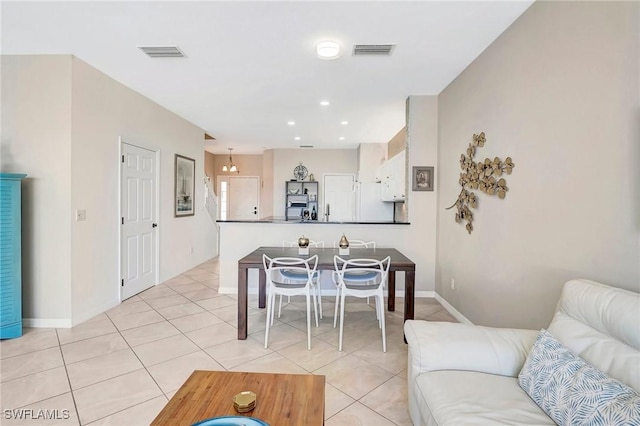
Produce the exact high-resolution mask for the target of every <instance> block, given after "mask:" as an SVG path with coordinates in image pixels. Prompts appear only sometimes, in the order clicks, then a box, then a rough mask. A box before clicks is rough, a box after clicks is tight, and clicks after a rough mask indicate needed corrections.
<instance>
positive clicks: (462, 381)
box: [415, 370, 555, 426]
mask: <svg viewBox="0 0 640 426" xmlns="http://www.w3.org/2000/svg"><path fill="white" fill-rule="evenodd" d="M415 388H416V392H417V394H418V395H417V396H418V398H416V399H417V400H418V404H419V405H420V414H421V416H422V419H423V420H424V421H425V423H426V424H428V425H440V426H444V425H451V426H458V425H482V426H485V425H495V424H514V421H517V424H518V425H536V426H542V425H555V423H554V422H553V420H551V419H550V418H549V417H548V416H547V415H546V414H545V413H544V412H543V411H542V410H541V409H540V407H538V406H537V405H536V404H535V403H534V402H533V401H532V400H531V398H529V396H528V395H527V394H526V393H525V392H524V391H523V390H522V389H521V388H520V386H518V379H517V378H515V377H507V376H499V375H494V374H486V373H478V372H475V371H457V370H439V371H431V372H428V373H423V374H420V375H419V376H418V377H417V378H416V382H415Z"/></svg>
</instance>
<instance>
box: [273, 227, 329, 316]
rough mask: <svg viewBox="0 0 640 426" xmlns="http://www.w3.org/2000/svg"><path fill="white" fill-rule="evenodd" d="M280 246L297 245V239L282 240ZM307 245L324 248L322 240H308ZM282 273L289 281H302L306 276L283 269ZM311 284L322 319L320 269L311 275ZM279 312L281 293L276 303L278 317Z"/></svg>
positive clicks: (280, 310) (280, 308) (288, 299)
mask: <svg viewBox="0 0 640 426" xmlns="http://www.w3.org/2000/svg"><path fill="white" fill-rule="evenodd" d="M282 247H298V240H295V241H282ZM309 247H311V248H313V247H316V248H317V247H322V248H324V241H314V240H309ZM282 274H283V275H284V276H285V277H286V278H287V279H289V280H290V281H295V280H296V279H297V280H298V281H302V282H304V281H305V280H306V277H305V276H304V275H303V276H298V277H296V275H295V273H293V272H291V271H283V272H282ZM311 285H312V286H313V289H314V291H315V293H316V297H317V301H318V306H319V308H320V309H319V310H320V313H319V315H320V319H322V318H323V316H322V295H321V294H320V271H316V272H315V274H314V275H313V282H312V283H311ZM290 302H291V297H290V296H289V297H287V303H290ZM281 312H282V295H280V301H279V303H278V318H280V313H281Z"/></svg>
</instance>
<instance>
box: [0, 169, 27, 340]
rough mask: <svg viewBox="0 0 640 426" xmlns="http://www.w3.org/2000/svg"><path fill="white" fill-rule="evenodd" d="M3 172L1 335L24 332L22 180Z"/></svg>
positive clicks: (0, 178)
mask: <svg viewBox="0 0 640 426" xmlns="http://www.w3.org/2000/svg"><path fill="white" fill-rule="evenodd" d="M25 176H26V175H24V174H17V173H0V246H2V249H1V250H0V300H1V303H0V339H9V338H13V337H20V336H22V270H21V269H22V266H21V265H22V261H21V227H22V225H21V207H20V204H21V181H22V179H23V178H24V177H25Z"/></svg>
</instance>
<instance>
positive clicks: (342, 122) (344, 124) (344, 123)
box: [340, 121, 349, 126]
mask: <svg viewBox="0 0 640 426" xmlns="http://www.w3.org/2000/svg"><path fill="white" fill-rule="evenodd" d="M340 124H342V125H343V126H346V125H347V124H349V122H348V121H341V122H340Z"/></svg>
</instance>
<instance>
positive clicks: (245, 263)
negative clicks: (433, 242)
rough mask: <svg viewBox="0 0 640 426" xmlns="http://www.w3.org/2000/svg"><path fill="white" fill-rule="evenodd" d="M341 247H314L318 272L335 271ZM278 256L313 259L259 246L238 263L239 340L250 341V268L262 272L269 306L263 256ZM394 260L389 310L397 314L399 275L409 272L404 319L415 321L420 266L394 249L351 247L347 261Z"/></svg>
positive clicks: (262, 297) (261, 300)
mask: <svg viewBox="0 0 640 426" xmlns="http://www.w3.org/2000/svg"><path fill="white" fill-rule="evenodd" d="M338 250H339V249H337V248H315V247H313V248H310V249H309V251H310V252H309V256H313V255H316V254H317V255H318V267H317V269H318V270H333V269H334V265H333V257H334V256H335V255H337V254H338ZM263 254H266V255H267V256H269V257H271V258H274V257H303V258H306V257H309V256H303V255H299V254H298V248H297V247H286V248H283V247H259V248H257V249H256V250H254V251H252V252H251V253H249V254H248V255H246V256H245V257H243V258H242V259H240V260H238V340H246V338H247V314H248V312H247V310H248V278H249V269H258V270H259V273H258V277H259V278H258V284H259V285H258V288H259V289H258V307H259V308H264V307H265V306H266V299H267V297H266V275H265V273H264V265H263V263H262V255H263ZM387 256H390V257H391V264H390V265H389V277H388V282H387V284H388V298H387V300H388V309H389V311H395V306H396V305H395V304H396V275H395V273H396V272H404V273H405V284H404V320H405V321H406V320H408V319H413V315H414V314H413V305H414V299H415V276H416V264H415V263H413V262H412V261H411V260H410V259H409V258H407V257H406V256H405V255H404V254H402V253H400V252H399V251H398V250H396V249H394V248H350V249H349V255H348V256H341V257H342V258H345V259H356V258H366V259H378V260H382V259H384V258H386V257H387Z"/></svg>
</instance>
